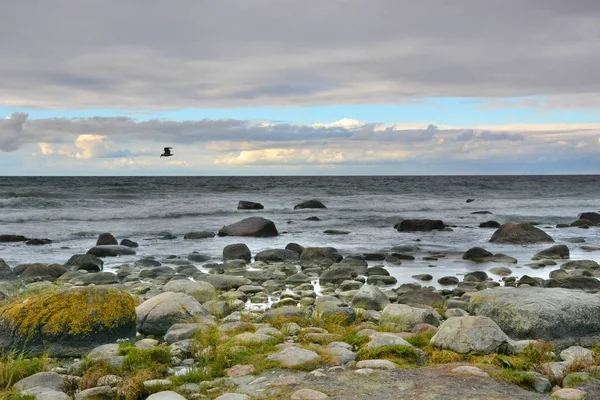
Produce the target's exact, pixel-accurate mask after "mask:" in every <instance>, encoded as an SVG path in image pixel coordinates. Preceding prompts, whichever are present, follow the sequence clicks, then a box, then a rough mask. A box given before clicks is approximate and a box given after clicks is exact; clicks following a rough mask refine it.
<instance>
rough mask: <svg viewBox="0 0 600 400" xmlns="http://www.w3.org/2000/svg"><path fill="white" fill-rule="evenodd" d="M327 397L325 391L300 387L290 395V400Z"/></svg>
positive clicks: (322, 398)
mask: <svg viewBox="0 0 600 400" xmlns="http://www.w3.org/2000/svg"><path fill="white" fill-rule="evenodd" d="M328 398H329V396H327V395H326V394H325V393H323V392H319V391H317V390H312V389H300V390H297V391H295V392H294V393H292V395H291V396H290V399H292V400H325V399H328Z"/></svg>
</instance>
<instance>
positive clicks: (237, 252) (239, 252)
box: [223, 243, 252, 263]
mask: <svg viewBox="0 0 600 400" xmlns="http://www.w3.org/2000/svg"><path fill="white" fill-rule="evenodd" d="M251 259H252V253H250V249H249V248H248V246H246V244H244V243H235V244H230V245H227V246H225V247H224V248H223V260H226V261H227V260H244V261H246V262H247V263H249V262H250V260H251Z"/></svg>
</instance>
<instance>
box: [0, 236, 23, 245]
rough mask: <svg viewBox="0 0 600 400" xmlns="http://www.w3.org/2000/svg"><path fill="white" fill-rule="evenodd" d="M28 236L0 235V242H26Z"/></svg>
mask: <svg viewBox="0 0 600 400" xmlns="http://www.w3.org/2000/svg"><path fill="white" fill-rule="evenodd" d="M28 240H29V238H26V237H25V236H22V235H0V243H13V242H26V241H28Z"/></svg>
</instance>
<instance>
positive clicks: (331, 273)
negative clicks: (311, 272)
mask: <svg viewBox="0 0 600 400" xmlns="http://www.w3.org/2000/svg"><path fill="white" fill-rule="evenodd" d="M351 279H352V269H351V268H349V267H345V266H342V265H333V266H331V267H330V268H328V269H326V270H325V271H323V273H321V276H319V282H320V284H321V285H324V284H326V283H333V284H335V285H339V284H340V283H342V282H344V281H348V280H351Z"/></svg>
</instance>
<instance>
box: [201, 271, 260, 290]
mask: <svg viewBox="0 0 600 400" xmlns="http://www.w3.org/2000/svg"><path fill="white" fill-rule="evenodd" d="M194 279H196V280H197V281H204V282H208V283H210V284H211V285H213V286H214V288H215V289H217V290H225V291H227V290H231V289H237V288H239V287H240V286H242V285H246V284H248V283H249V280H248V279H246V278H244V277H243V276H234V275H227V274H221V275H213V274H197V275H195V276H194Z"/></svg>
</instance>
